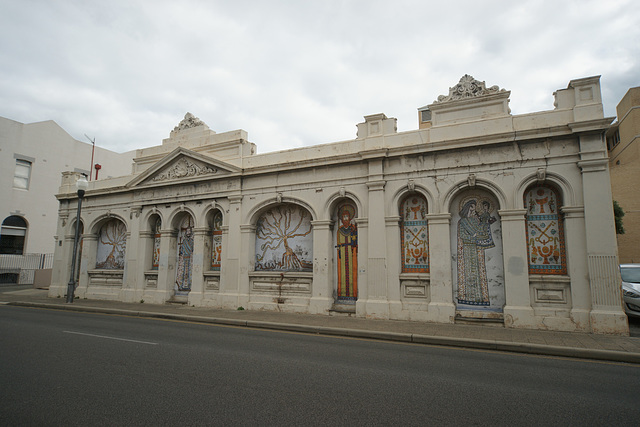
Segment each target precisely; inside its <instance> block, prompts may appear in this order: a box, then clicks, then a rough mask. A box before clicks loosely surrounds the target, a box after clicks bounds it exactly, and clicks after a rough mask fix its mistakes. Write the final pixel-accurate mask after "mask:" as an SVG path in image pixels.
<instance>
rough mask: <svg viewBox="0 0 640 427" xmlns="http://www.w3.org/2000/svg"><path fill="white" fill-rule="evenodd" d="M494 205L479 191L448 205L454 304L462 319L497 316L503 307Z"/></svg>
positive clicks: (498, 237) (499, 253)
mask: <svg viewBox="0 0 640 427" xmlns="http://www.w3.org/2000/svg"><path fill="white" fill-rule="evenodd" d="M497 206H498V204H497V201H496V200H495V198H493V197H492V196H491V195H490V194H489V193H486V192H483V191H474V192H467V193H464V194H463V195H461V196H459V197H457V198H456V200H454V203H453V206H452V208H453V210H454V212H452V227H451V229H452V236H451V240H452V256H453V257H454V258H455V259H454V262H453V263H452V268H453V270H454V271H453V277H454V280H455V287H454V301H455V303H456V307H457V309H458V314H460V315H461V316H463V317H493V316H492V315H488V313H501V312H502V308H503V307H504V304H505V296H504V269H503V261H502V235H501V227H500V218H499V216H498V214H497ZM456 214H457V215H456ZM454 224H455V225H454Z"/></svg>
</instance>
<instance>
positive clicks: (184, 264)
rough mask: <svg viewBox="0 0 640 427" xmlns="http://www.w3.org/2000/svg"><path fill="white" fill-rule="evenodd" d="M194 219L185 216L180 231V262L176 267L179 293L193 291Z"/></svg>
mask: <svg viewBox="0 0 640 427" xmlns="http://www.w3.org/2000/svg"><path fill="white" fill-rule="evenodd" d="M193 226H194V224H193V218H191V215H185V216H184V218H183V219H182V221H181V222H180V226H179V231H178V253H177V255H178V260H177V261H178V262H177V264H178V265H177V267H176V288H177V290H178V292H189V291H190V290H191V274H192V264H193V259H192V258H193Z"/></svg>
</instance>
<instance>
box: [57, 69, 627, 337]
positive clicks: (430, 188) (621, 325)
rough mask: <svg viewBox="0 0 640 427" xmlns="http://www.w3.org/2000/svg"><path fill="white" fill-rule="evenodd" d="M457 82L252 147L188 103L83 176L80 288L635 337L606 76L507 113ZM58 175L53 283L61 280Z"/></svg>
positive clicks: (70, 198) (60, 288) (65, 252)
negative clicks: (322, 140)
mask: <svg viewBox="0 0 640 427" xmlns="http://www.w3.org/2000/svg"><path fill="white" fill-rule="evenodd" d="M509 96H510V92H509V91H506V90H504V89H500V88H498V87H497V86H493V87H489V88H487V87H486V86H485V84H484V82H480V81H477V80H475V79H473V78H472V77H471V76H468V75H465V76H463V78H462V79H461V80H460V82H459V83H458V84H457V85H456V86H454V87H452V88H450V89H449V94H448V95H442V96H440V97H439V98H438V100H437V101H435V102H433V103H432V104H430V105H428V106H426V107H423V108H420V109H419V114H420V122H421V123H420V128H419V129H417V130H413V131H408V132H400V133H399V132H397V130H396V120H395V119H393V118H389V117H387V116H385V115H384V114H374V115H370V116H365V118H364V122H362V123H360V124H358V125H357V136H356V138H355V139H353V140H348V141H343V142H338V143H332V144H326V145H319V146H312V147H305V148H300V149H294V150H288V151H282V152H273V153H267V154H261V155H258V154H255V146H254V144H252V143H250V142H249V141H248V137H247V134H246V132H244V131H242V130H238V131H232V132H225V133H215V132H214V131H212V130H210V129H209V128H208V126H207V125H206V124H204V123H203V122H202V121H200V120H199V119H197V118H195V117H194V116H192V115H190V114H188V115H187V116H185V119H184V120H183V121H182V122H181V123H180V124H179V125H178V126H177V127H176V128H175V129H174V130H173V131H172V132H171V134H170V137H169V138H168V139H165V140H164V141H163V143H162V145H160V146H157V147H152V148H147V149H142V150H138V151H137V153H136V156H135V159H134V169H133V171H134V173H133V174H132V175H129V176H123V177H118V178H113V179H109V180H101V181H97V182H93V183H91V185H90V187H89V189H88V190H87V193H86V197H85V200H84V202H83V210H82V215H81V225H82V230H83V231H82V236H83V241H82V248H81V255H80V263H79V265H80V271H79V282H78V283H79V284H78V288H77V291H76V295H78V296H79V297H80V298H96V299H113V300H122V301H129V302H139V301H141V300H144V302H145V303H155V304H162V303H165V302H167V301H171V300H172V301H178V302H184V303H188V304H190V305H195V306H210V307H222V308H229V309H236V308H238V307H243V308H245V309H250V310H282V311H291V312H303V313H316V314H326V315H330V314H336V313H350V314H355V315H356V316H361V317H368V318H384V319H406V320H415V321H427V322H444V323H452V322H456V321H492V322H503V323H504V325H505V326H506V327H513V328H534V329H550V330H566V331H585V332H596V333H613V334H628V326H627V320H626V317H625V314H624V312H623V311H622V306H621V290H620V281H619V276H618V271H617V265H618V261H617V252H616V237H615V230H614V223H613V212H612V207H611V186H610V180H609V169H608V161H607V150H606V146H605V142H604V132H605V130H606V129H607V128H608V126H609V125H610V123H611V121H612V118H605V117H604V115H603V108H602V101H601V95H600V83H599V77H589V78H583V79H577V80H572V81H571V82H570V83H569V85H568V87H567V88H565V89H560V90H558V91H556V92H555V93H554V97H555V109H554V110H551V111H543V112H537V113H532V114H525V115H512V114H511V112H510V110H509V107H508V103H509ZM75 179H76V174H74V173H71V172H70V173H67V174H65V175H64V176H63V182H62V186H61V187H60V191H59V194H58V199H59V201H60V210H59V220H58V236H57V239H58V244H57V246H56V253H55V262H54V274H53V277H54V278H53V283H52V285H51V288H50V296H52V297H56V296H62V295H64V294H65V293H66V288H67V282H68V279H69V274H70V271H69V270H70V267H69V266H70V265H71V262H70V258H71V253H72V246H73V234H74V227H75V210H76V203H77V199H76V196H75V188H74V182H75Z"/></svg>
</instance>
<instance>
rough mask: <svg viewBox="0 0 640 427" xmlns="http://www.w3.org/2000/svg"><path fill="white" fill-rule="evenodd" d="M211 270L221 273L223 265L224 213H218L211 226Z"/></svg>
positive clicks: (214, 216)
mask: <svg viewBox="0 0 640 427" xmlns="http://www.w3.org/2000/svg"><path fill="white" fill-rule="evenodd" d="M211 229H212V233H211V270H213V271H220V266H221V264H222V212H220V211H216V212H215V214H214V215H213V224H212V225H211Z"/></svg>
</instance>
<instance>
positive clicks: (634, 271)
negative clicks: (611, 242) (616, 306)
mask: <svg viewBox="0 0 640 427" xmlns="http://www.w3.org/2000/svg"><path fill="white" fill-rule="evenodd" d="M620 275H621V276H622V296H623V299H624V311H625V312H626V313H627V316H633V317H640V264H620Z"/></svg>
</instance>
